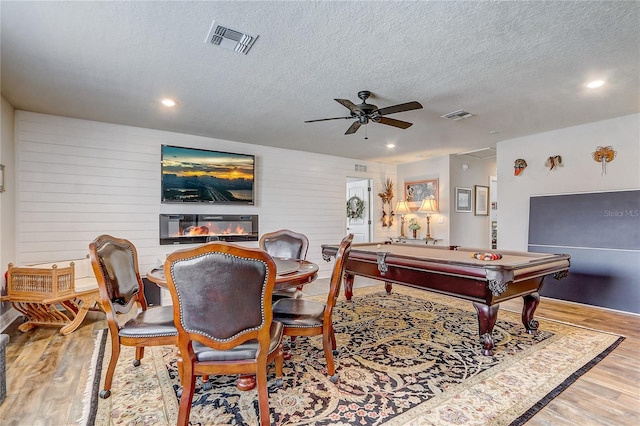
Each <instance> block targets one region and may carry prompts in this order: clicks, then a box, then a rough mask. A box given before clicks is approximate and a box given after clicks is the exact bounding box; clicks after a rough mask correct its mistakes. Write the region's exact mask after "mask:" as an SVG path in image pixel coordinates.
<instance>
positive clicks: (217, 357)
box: [193, 321, 284, 362]
mask: <svg viewBox="0 0 640 426" xmlns="http://www.w3.org/2000/svg"><path fill="white" fill-rule="evenodd" d="M283 331H284V327H283V325H282V323H279V322H276V321H273V322H272V323H271V328H270V334H271V342H270V344H269V353H272V352H273V351H274V350H276V349H277V348H278V346H279V345H280V342H282V334H283ZM257 350H258V341H257V340H249V341H247V342H245V343H243V344H241V345H238V346H236V347H235V348H233V349H229V350H227V351H217V350H215V349H211V348H210V347H208V346H206V345H203V344H202V343H199V342H195V341H194V342H193V352H194V353H195V355H196V360H198V361H199V362H203V361H204V362H206V361H237V360H242V359H255V357H256V352H257Z"/></svg>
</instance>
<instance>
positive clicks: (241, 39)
mask: <svg viewBox="0 0 640 426" xmlns="http://www.w3.org/2000/svg"><path fill="white" fill-rule="evenodd" d="M257 38H258V36H257V35H253V34H247V33H245V32H244V31H238V30H234V29H231V28H229V27H227V26H225V25H222V24H216V21H213V23H212V24H211V29H209V35H208V36H207V39H206V40H205V43H211V44H213V45H216V46H220V47H224V48H225V49H228V50H234V51H236V52H240V53H244V54H245V55H246V54H247V53H249V49H251V46H253V43H254V42H255V41H256V39H257Z"/></svg>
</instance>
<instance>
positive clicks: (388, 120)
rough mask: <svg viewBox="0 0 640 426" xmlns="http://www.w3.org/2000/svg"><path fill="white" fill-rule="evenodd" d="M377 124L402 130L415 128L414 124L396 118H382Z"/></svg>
mask: <svg viewBox="0 0 640 426" xmlns="http://www.w3.org/2000/svg"><path fill="white" fill-rule="evenodd" d="M376 123H380V124H386V125H387V126H393V127H399V128H401V129H408V128H409V127H411V126H413V123H409V122H407V121H402V120H396V119H395V118H389V117H380V120H377V121H376Z"/></svg>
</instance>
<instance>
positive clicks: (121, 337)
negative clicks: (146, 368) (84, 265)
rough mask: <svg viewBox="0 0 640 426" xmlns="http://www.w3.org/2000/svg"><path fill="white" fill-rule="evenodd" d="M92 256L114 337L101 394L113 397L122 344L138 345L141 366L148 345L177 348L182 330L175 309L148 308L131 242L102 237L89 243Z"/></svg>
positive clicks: (102, 306)
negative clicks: (112, 387) (112, 392)
mask: <svg viewBox="0 0 640 426" xmlns="http://www.w3.org/2000/svg"><path fill="white" fill-rule="evenodd" d="M89 256H90V258H91V266H92V267H93V272H94V274H95V276H96V279H97V281H98V288H99V290H100V299H101V300H100V306H101V308H102V310H103V311H104V312H105V314H106V318H107V324H108V326H109V334H110V335H111V359H110V360H109V366H108V367H107V375H106V378H105V383H104V389H103V390H101V391H100V398H109V396H110V395H111V382H112V380H113V373H114V371H115V368H116V364H117V363H118V357H119V356H120V346H121V345H124V346H135V348H136V355H135V360H134V361H133V365H134V366H136V367H137V366H138V365H140V360H141V359H142V357H143V356H144V347H145V346H165V345H177V343H178V330H177V329H176V327H175V325H174V324H173V308H172V307H171V306H159V307H154V308H149V309H147V300H146V298H145V296H144V285H143V283H142V279H141V278H140V272H139V269H138V252H137V250H136V248H135V246H134V245H133V244H132V243H131V242H130V241H128V240H125V239H121V238H115V237H112V236H110V235H100V236H99V237H97V238H96V239H95V240H93V241H92V242H91V243H90V244H89Z"/></svg>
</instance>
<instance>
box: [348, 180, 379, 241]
mask: <svg viewBox="0 0 640 426" xmlns="http://www.w3.org/2000/svg"><path fill="white" fill-rule="evenodd" d="M372 185H373V182H372V180H371V179H363V178H351V177H348V178H347V191H346V193H347V200H346V201H347V213H348V215H347V233H351V234H353V242H354V243H369V242H371V224H372V223H373V220H372V219H371V215H372V210H373V209H372V208H371V187H372Z"/></svg>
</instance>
